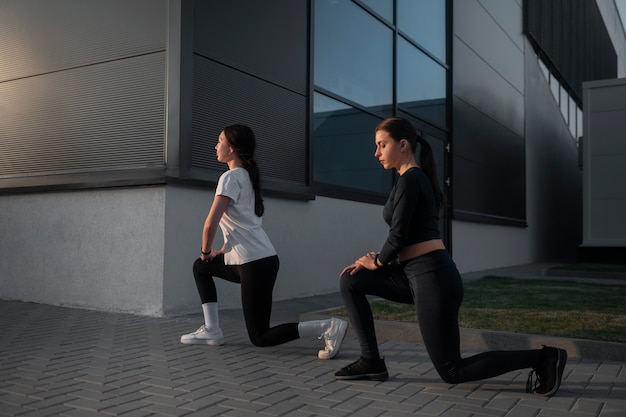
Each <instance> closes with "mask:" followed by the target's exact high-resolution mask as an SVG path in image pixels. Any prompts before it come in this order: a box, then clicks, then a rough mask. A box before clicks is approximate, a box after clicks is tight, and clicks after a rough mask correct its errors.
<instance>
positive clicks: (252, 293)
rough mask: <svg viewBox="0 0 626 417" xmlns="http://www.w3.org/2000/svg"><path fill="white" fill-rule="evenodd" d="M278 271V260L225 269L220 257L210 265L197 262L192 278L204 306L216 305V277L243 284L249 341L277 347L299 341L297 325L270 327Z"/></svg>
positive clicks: (242, 300)
mask: <svg viewBox="0 0 626 417" xmlns="http://www.w3.org/2000/svg"><path fill="white" fill-rule="evenodd" d="M278 267H279V261H278V256H270V257H268V258H263V259H259V260H258V261H252V262H248V263H246V264H243V265H225V264H224V255H218V256H216V257H215V258H214V259H213V260H212V261H210V262H205V261H203V260H202V259H200V258H198V259H197V260H196V261H195V262H194V264H193V276H194V278H195V279H196V287H198V293H199V294H200V300H201V301H202V304H204V303H213V302H217V291H216V289H215V282H214V281H213V277H219V278H222V279H225V280H226V281H230V282H234V283H237V284H241V304H242V306H243V316H244V319H245V321H246V328H247V330H248V336H249V337H250V341H251V342H252V344H253V345H254V346H276V345H280V344H283V343H286V342H289V341H292V340H295V339H297V338H298V337H299V333H298V323H287V324H281V325H278V326H275V327H270V317H271V315H272V292H273V290H274V283H275V282H276V276H277V275H278Z"/></svg>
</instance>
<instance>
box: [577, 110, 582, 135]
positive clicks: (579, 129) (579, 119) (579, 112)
mask: <svg viewBox="0 0 626 417" xmlns="http://www.w3.org/2000/svg"><path fill="white" fill-rule="evenodd" d="M576 126H577V127H576V131H577V132H578V136H579V137H580V136H582V135H583V111H582V110H581V109H580V107H576Z"/></svg>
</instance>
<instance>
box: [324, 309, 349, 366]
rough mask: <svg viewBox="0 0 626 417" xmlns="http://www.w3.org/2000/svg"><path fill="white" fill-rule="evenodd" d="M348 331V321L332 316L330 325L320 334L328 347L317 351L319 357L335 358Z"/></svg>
mask: <svg viewBox="0 0 626 417" xmlns="http://www.w3.org/2000/svg"><path fill="white" fill-rule="evenodd" d="M347 332H348V322H347V321H345V320H341V319H338V318H335V317H333V318H331V319H330V327H329V328H328V330H326V331H325V332H324V334H322V335H321V336H320V339H321V338H324V341H325V342H326V347H325V348H324V349H323V350H320V351H319V352H317V357H318V358H320V359H332V358H334V357H335V356H336V355H337V353H339V349H341V344H342V343H343V339H345V337H346V333H347Z"/></svg>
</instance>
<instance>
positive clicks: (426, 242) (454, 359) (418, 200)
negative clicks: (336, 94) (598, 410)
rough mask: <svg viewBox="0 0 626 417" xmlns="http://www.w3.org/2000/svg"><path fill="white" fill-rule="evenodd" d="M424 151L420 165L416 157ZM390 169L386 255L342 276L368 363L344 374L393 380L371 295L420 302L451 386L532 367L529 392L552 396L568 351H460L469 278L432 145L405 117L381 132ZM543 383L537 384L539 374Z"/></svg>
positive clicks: (379, 146) (429, 344)
mask: <svg viewBox="0 0 626 417" xmlns="http://www.w3.org/2000/svg"><path fill="white" fill-rule="evenodd" d="M418 151H419V155H420V158H419V163H418V162H417V159H416V157H415V155H416V152H418ZM374 156H375V157H376V158H378V160H379V161H380V163H381V164H382V166H383V167H384V168H385V169H395V170H397V172H398V174H399V176H398V178H397V181H396V183H395V185H394V186H393V189H392V190H391V193H390V195H389V199H388V200H387V203H386V204H385V207H384V209H383V218H384V220H385V222H386V223H387V224H388V225H389V235H388V237H387V239H386V241H385V243H384V244H383V247H382V249H381V250H380V252H379V253H376V252H370V253H368V254H366V255H364V256H363V257H361V258H359V259H358V260H356V261H355V262H354V263H353V264H351V265H349V266H347V267H346V268H344V270H343V271H342V272H341V284H340V286H341V293H342V296H343V300H344V303H345V305H346V308H347V311H348V316H349V317H350V322H351V324H352V327H353V328H354V330H355V332H356V334H357V337H358V340H359V344H360V347H361V358H360V359H359V360H358V361H356V362H354V363H352V364H350V365H348V366H346V367H345V368H342V369H340V370H339V371H337V372H336V374H335V378H336V379H341V380H350V379H370V380H377V381H384V380H386V379H387V378H388V372H387V368H386V366H385V362H384V360H383V359H382V358H381V357H380V355H379V352H378V345H377V342H376V334H375V331H374V320H373V318H372V312H371V309H370V306H369V303H368V301H367V298H366V295H375V296H378V297H383V298H386V299H388V300H392V301H396V302H400V303H407V304H414V305H415V306H416V309H417V318H418V322H419V326H420V331H421V333H422V338H423V340H424V345H425V346H426V350H427V352H428V355H429V356H430V358H431V360H432V362H433V364H434V366H435V369H436V370H437V372H438V373H439V375H440V376H441V378H442V379H443V380H444V381H445V382H447V383H450V384H458V383H461V382H467V381H476V380H481V379H485V378H490V377H494V376H497V375H501V374H504V373H506V372H509V371H513V370H517V369H524V368H531V369H532V370H531V372H530V375H529V383H528V384H527V391H529V392H530V391H532V392H534V393H537V394H542V395H546V396H551V395H553V394H554V393H555V392H556V391H557V390H558V388H559V385H560V382H561V376H562V374H563V370H564V367H565V362H566V361H567V352H565V350H563V349H557V348H553V347H546V346H544V347H543V348H542V349H539V350H524V351H492V352H485V353H480V354H478V355H475V356H471V357H468V358H462V357H461V354H460V339H459V325H458V312H459V307H460V306H461V302H462V301H463V283H462V280H461V276H460V274H459V272H458V270H457V268H456V265H455V264H454V261H453V260H452V258H451V257H450V255H449V253H448V251H447V250H446V248H445V246H444V244H443V241H442V240H441V237H440V234H439V230H438V220H439V209H440V208H441V207H442V206H443V205H444V204H445V198H444V195H443V193H442V192H441V190H440V188H439V185H438V183H437V181H436V171H435V164H434V159H433V155H432V150H431V148H430V145H429V144H428V143H427V142H426V141H425V140H424V139H423V138H421V137H420V136H419V135H418V134H417V132H416V130H415V128H414V127H413V125H412V124H411V123H410V122H409V121H408V120H406V119H403V118H390V119H386V120H384V121H383V122H381V123H380V124H379V125H378V127H377V128H376V153H375V154H374ZM533 372H534V373H536V375H537V376H536V381H535V384H534V386H533V385H532V374H533Z"/></svg>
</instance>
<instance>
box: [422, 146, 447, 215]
mask: <svg viewBox="0 0 626 417" xmlns="http://www.w3.org/2000/svg"><path fill="white" fill-rule="evenodd" d="M417 143H419V145H420V166H421V167H422V169H423V170H424V173H426V176H427V177H428V179H429V180H430V185H431V186H432V187H433V191H434V193H435V202H436V203H437V207H438V208H442V207H443V206H445V205H446V196H445V194H444V193H443V192H442V191H441V187H439V181H437V166H436V164H435V157H434V156H433V149H432V148H431V147H430V144H429V143H428V142H427V141H426V140H425V139H424V138H422V137H421V136H420V135H417Z"/></svg>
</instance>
